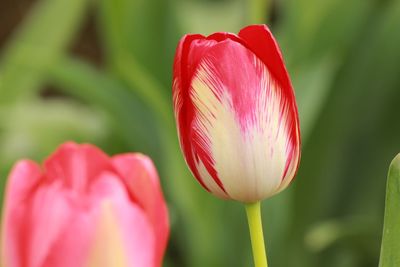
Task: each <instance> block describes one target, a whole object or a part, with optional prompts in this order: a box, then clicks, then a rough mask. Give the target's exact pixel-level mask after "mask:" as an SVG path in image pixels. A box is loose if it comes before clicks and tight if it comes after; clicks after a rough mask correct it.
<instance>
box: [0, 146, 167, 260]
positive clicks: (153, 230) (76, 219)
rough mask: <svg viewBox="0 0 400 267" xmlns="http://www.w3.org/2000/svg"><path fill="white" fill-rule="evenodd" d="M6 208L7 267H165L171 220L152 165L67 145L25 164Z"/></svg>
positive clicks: (13, 180) (15, 173)
mask: <svg viewBox="0 0 400 267" xmlns="http://www.w3.org/2000/svg"><path fill="white" fill-rule="evenodd" d="M4 205H5V206H4V209H3V220H2V235H1V238H2V240H1V247H2V249H1V253H2V255H1V259H2V263H3V265H4V267H81V266H82V267H159V266H161V262H162V258H163V254H164V251H165V248H166V243H167V238H168V234H169V222H168V214H167V207H166V203H165V200H164V198H163V194H162V191H161V188H160V184H159V180H158V175H157V172H156V169H155V167H154V165H153V163H152V161H151V160H150V159H149V158H148V157H146V156H144V155H141V154H137V153H128V154H120V155H116V156H113V157H109V156H107V155H106V154H104V152H102V151H101V150H100V149H98V148H96V147H94V146H92V145H88V144H83V145H78V144H75V143H71V142H70V143H65V144H63V145H61V146H60V147H59V148H58V149H57V151H56V152H55V153H54V154H53V155H51V156H50V157H49V158H48V159H47V160H46V161H45V163H44V165H43V166H42V167H40V166H39V165H38V164H37V163H35V162H33V161H30V160H22V161H20V162H18V163H17V164H16V165H15V166H14V168H13V170H12V171H11V174H10V176H9V179H8V184H7V187H6V194H5V204H4Z"/></svg>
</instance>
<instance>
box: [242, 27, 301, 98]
mask: <svg viewBox="0 0 400 267" xmlns="http://www.w3.org/2000/svg"><path fill="white" fill-rule="evenodd" d="M238 35H239V37H240V38H242V39H243V40H244V41H245V42H246V46H247V48H248V49H250V50H251V51H252V52H253V53H254V54H256V55H257V56H258V57H259V58H260V59H261V60H262V61H263V62H264V64H265V65H266V66H267V68H268V70H269V71H270V73H271V74H272V76H273V77H274V78H275V80H276V81H277V82H278V83H279V84H280V86H281V87H282V90H283V91H284V92H285V93H287V94H288V95H287V96H286V97H289V98H292V95H293V93H292V90H291V88H292V85H291V82H290V79H289V75H288V72H287V70H286V67H285V64H284V62H283V58H282V53H281V50H280V49H279V46H278V43H277V42H276V40H275V38H274V36H273V35H272V33H271V31H270V30H269V28H268V27H267V26H266V25H264V24H261V25H250V26H247V27H245V28H243V29H242V30H241V31H240V32H239V34H238ZM289 89H290V90H289Z"/></svg>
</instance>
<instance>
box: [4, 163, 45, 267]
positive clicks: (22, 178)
mask: <svg viewBox="0 0 400 267" xmlns="http://www.w3.org/2000/svg"><path fill="white" fill-rule="evenodd" d="M41 176H42V172H41V170H40V167H39V166H38V165H37V164H36V163H34V162H32V161H29V160H23V161H20V162H18V163H17V164H16V165H15V166H14V168H13V169H12V171H11V173H10V176H9V177H8V182H7V187H6V191H5V192H6V195H5V203H4V210H3V216H2V218H3V222H2V244H3V245H2V252H1V259H2V261H3V264H4V266H16V267H19V266H27V265H28V262H27V253H28V252H27V250H26V247H25V246H24V244H27V243H28V239H27V237H28V232H29V230H28V229H29V221H28V220H25V219H24V218H25V217H26V214H27V213H28V212H27V210H28V207H27V205H28V204H29V199H27V196H29V195H31V193H32V190H34V188H35V187H36V186H37V185H38V184H39V182H40V178H41ZM5 244H6V245H5Z"/></svg>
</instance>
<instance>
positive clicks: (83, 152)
mask: <svg viewBox="0 0 400 267" xmlns="http://www.w3.org/2000/svg"><path fill="white" fill-rule="evenodd" d="M44 165H45V170H46V176H47V177H49V179H60V180H62V181H63V182H64V186H65V187H69V188H71V189H72V190H76V191H78V192H84V191H85V190H86V189H87V186H88V183H91V182H92V180H93V179H96V177H97V176H98V175H99V174H100V172H102V171H104V170H110V171H111V170H112V166H111V164H110V160H109V157H108V156H107V155H106V154H105V153H104V152H103V151H101V150H100V149H98V148H97V147H95V146H92V145H89V144H83V145H78V144H75V143H73V142H68V143H65V144H63V145H61V146H60V147H59V148H58V149H57V151H56V152H55V153H53V154H52V155H51V156H50V157H49V158H48V159H47V160H46V162H45V164H44Z"/></svg>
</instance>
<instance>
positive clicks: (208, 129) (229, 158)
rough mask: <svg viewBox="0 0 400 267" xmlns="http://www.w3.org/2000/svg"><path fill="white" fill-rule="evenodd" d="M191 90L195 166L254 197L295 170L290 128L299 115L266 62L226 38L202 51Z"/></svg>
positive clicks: (273, 189)
mask: <svg viewBox="0 0 400 267" xmlns="http://www.w3.org/2000/svg"><path fill="white" fill-rule="evenodd" d="M233 59H234V60H235V62H237V63H236V64H235V63H233V62H232V60H233ZM189 94H190V98H191V100H192V103H193V105H194V118H193V124H192V135H191V137H190V138H189V139H191V140H193V147H194V148H193V150H194V153H195V155H197V157H198V158H199V160H198V161H197V162H196V167H197V168H201V167H202V165H204V166H205V168H206V169H207V171H208V173H209V174H210V176H212V177H214V176H215V175H216V174H217V175H218V178H219V179H220V180H221V182H222V184H223V186H224V188H225V190H226V193H227V194H228V195H229V196H230V197H231V198H233V199H236V200H241V201H243V202H252V201H256V200H259V199H263V198H265V197H268V196H271V195H273V194H275V193H277V191H278V190H279V189H280V185H281V182H282V180H284V178H285V176H286V173H287V168H291V169H290V171H289V173H290V174H291V173H292V168H293V164H292V163H291V161H290V160H288V159H292V154H294V153H295V150H296V147H297V146H296V145H297V142H298V138H297V137H298V136H296V135H294V136H293V135H292V134H291V133H292V131H293V129H294V131H295V132H296V127H297V117H296V116H295V115H296V114H295V113H294V111H293V110H292V109H293V103H292V102H291V101H290V100H291V99H290V98H288V97H286V94H285V93H284V92H283V89H282V88H281V87H280V86H279V84H278V83H277V82H276V80H275V79H274V77H273V76H272V75H271V73H270V72H269V69H268V68H267V67H266V66H265V64H264V63H263V62H262V61H261V60H260V59H259V58H258V57H257V56H256V55H255V54H253V53H252V52H251V51H250V50H248V49H247V48H246V47H245V46H243V45H242V44H240V43H238V42H235V41H232V40H230V39H227V40H225V41H223V42H220V43H218V44H217V45H215V46H213V47H212V48H210V49H208V51H207V53H206V54H205V55H203V57H202V61H201V62H200V64H199V67H198V69H197V70H196V73H195V75H194V77H193V80H192V83H191V88H190V91H189ZM195 157H196V156H195ZM295 165H296V166H297V164H295ZM287 166H289V167H287ZM203 179H204V177H203ZM214 180H215V179H214ZM203 181H204V180H203ZM206 185H207V186H209V188H210V187H211V185H210V184H207V183H206ZM213 193H215V194H217V195H219V192H213Z"/></svg>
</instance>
